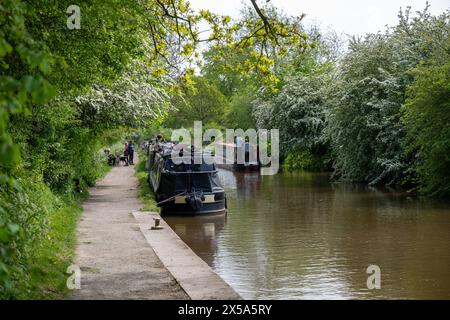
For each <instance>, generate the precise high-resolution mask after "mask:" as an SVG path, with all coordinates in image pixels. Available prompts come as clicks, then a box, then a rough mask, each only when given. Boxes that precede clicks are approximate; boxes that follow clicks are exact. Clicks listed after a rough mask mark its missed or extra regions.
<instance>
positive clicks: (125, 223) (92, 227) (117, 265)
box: [71, 166, 189, 299]
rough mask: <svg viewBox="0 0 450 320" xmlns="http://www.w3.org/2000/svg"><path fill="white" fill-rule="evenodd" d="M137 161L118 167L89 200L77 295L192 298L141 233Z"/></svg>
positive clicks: (80, 236)
mask: <svg viewBox="0 0 450 320" xmlns="http://www.w3.org/2000/svg"><path fill="white" fill-rule="evenodd" d="M136 188H137V179H136V178H135V177H134V167H133V166H130V167H115V168H113V169H112V171H111V172H110V173H109V174H108V175H107V176H106V177H105V178H104V179H102V180H101V181H100V182H98V184H97V186H96V187H94V188H92V189H91V190H90V197H89V199H88V200H86V201H85V202H84V204H83V209H84V213H83V216H82V219H81V221H80V223H79V226H78V238H77V239H78V244H77V248H76V258H75V262H74V263H75V264H76V265H78V266H79V267H80V268H81V289H80V290H74V291H73V293H72V296H71V297H72V299H188V298H189V296H188V295H187V294H186V293H185V292H184V290H183V289H182V288H181V287H180V285H179V284H178V282H177V281H176V280H175V279H174V277H173V276H172V275H171V274H170V272H169V271H168V270H167V269H166V268H165V267H164V265H163V264H162V263H161V261H160V259H159V258H158V256H157V255H156V254H155V252H154V251H153V249H152V248H151V247H150V245H149V244H148V243H147V241H146V239H145V237H144V235H143V234H142V233H141V231H140V228H139V225H138V223H137V221H136V219H135V218H134V217H133V215H132V212H133V211H136V210H139V209H140V208H141V203H140V202H139V201H138V200H137V198H136Z"/></svg>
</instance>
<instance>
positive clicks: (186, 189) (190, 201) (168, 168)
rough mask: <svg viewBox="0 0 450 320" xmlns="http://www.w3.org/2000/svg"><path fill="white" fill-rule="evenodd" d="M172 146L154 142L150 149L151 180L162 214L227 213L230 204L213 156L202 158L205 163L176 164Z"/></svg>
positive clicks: (192, 155) (148, 168)
mask: <svg viewBox="0 0 450 320" xmlns="http://www.w3.org/2000/svg"><path fill="white" fill-rule="evenodd" d="M174 146H175V144H173V143H171V142H167V143H161V142H154V143H151V144H150V145H149V147H148V162H147V170H148V180H149V184H150V187H151V189H152V190H153V192H154V194H155V197H156V201H157V202H158V206H159V207H160V208H161V214H165V215H169V214H175V215H200V214H220V213H225V212H226V209H227V202H226V196H225V191H224V189H223V187H222V185H221V182H220V178H219V175H218V171H217V169H216V166H215V164H214V163H212V164H210V163H211V162H212V161H205V159H206V157H211V155H210V154H206V153H204V154H202V157H201V159H202V163H201V164H194V162H193V159H194V156H195V153H194V151H193V148H191V160H192V161H191V163H192V164H189V163H188V164H186V163H181V164H175V163H174V161H172V157H171V154H172V150H173V147H174Z"/></svg>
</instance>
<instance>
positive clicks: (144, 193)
mask: <svg viewBox="0 0 450 320" xmlns="http://www.w3.org/2000/svg"><path fill="white" fill-rule="evenodd" d="M145 161H146V157H145V155H144V154H142V153H140V154H139V162H138V164H137V165H136V167H135V175H136V177H137V178H138V181H139V185H138V198H139V199H140V200H141V201H142V202H143V203H144V207H143V208H142V211H152V212H158V213H159V208H158V207H157V205H156V200H155V194H154V193H153V191H152V190H151V189H150V185H149V184H148V180H147V177H148V173H147V170H146V169H145Z"/></svg>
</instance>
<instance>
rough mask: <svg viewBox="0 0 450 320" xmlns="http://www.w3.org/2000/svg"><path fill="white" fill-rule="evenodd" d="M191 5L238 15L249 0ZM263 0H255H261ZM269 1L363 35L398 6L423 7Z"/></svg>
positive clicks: (440, 2)
mask: <svg viewBox="0 0 450 320" xmlns="http://www.w3.org/2000/svg"><path fill="white" fill-rule="evenodd" d="M188 1H189V2H190V3H191V6H192V8H194V9H209V10H210V11H212V12H215V13H219V14H224V15H230V16H231V17H233V18H237V17H238V16H239V11H240V9H241V8H242V6H243V5H242V3H245V2H246V3H248V4H250V1H249V0H188ZM264 2H265V0H259V3H261V4H262V3H264ZM271 3H272V4H273V5H275V6H276V7H278V8H280V9H282V10H283V11H284V12H285V13H288V14H290V15H301V14H302V13H305V14H306V17H305V19H304V20H303V21H304V22H305V24H307V25H310V24H318V25H319V26H320V27H321V28H323V29H327V28H328V27H330V28H332V29H334V30H336V31H337V32H338V33H343V34H348V35H357V34H359V35H363V34H365V33H369V32H374V33H375V32H377V31H379V30H384V28H385V26H386V25H389V26H393V25H395V24H396V22H397V20H398V19H397V13H398V10H399V9H400V7H401V8H403V9H404V8H406V7H407V6H411V7H412V11H420V10H422V9H423V8H425V3H426V0H271ZM428 3H429V4H430V5H431V6H430V12H431V13H433V14H440V13H442V12H444V11H445V10H447V9H450V1H449V0H429V1H428Z"/></svg>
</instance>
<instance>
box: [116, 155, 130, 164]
mask: <svg viewBox="0 0 450 320" xmlns="http://www.w3.org/2000/svg"><path fill="white" fill-rule="evenodd" d="M118 158H119V161H118V163H120V164H122V165H125V166H127V165H128V159H127V157H125V156H124V155H121V156H118Z"/></svg>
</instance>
